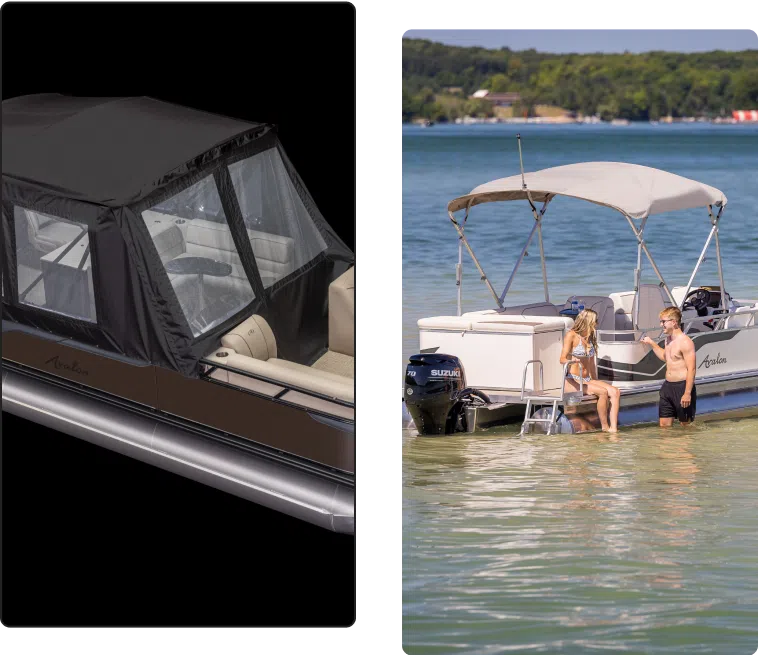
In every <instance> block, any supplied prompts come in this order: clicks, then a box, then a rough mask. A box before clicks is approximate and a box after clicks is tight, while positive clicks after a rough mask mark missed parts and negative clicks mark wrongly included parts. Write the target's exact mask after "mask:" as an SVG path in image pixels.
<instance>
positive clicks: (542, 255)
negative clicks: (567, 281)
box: [527, 191, 551, 302]
mask: <svg viewBox="0 0 758 655" xmlns="http://www.w3.org/2000/svg"><path fill="white" fill-rule="evenodd" d="M527 193H528V191H527ZM530 200H531V197H530ZM550 200H551V199H550V198H548V199H547V200H546V201H545V204H544V205H542V209H541V210H540V215H539V218H538V217H537V214H536V212H535V215H534V219H535V220H536V221H537V238H538V239H539V242H540V260H541V261H542V284H543V285H544V287H545V302H550V295H549V294H548V290H547V265H546V264H545V248H544V247H543V245H542V217H543V216H544V215H545V210H546V209H547V205H548V203H549V202H550Z"/></svg>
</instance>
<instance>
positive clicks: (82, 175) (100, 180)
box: [2, 93, 274, 207]
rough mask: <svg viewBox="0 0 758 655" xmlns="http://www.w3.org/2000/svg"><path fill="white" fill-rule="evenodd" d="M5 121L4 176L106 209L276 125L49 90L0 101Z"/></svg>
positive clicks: (143, 193)
mask: <svg viewBox="0 0 758 655" xmlns="http://www.w3.org/2000/svg"><path fill="white" fill-rule="evenodd" d="M2 120H3V176H4V177H6V178H13V179H15V180H18V181H23V182H26V183H31V184H33V185H35V186H40V187H44V188H46V189H49V190H51V191H53V192H55V193H57V194H60V195H64V196H67V197H70V198H76V199H78V200H82V201H84V202H90V203H96V204H100V205H107V206H111V207H116V206H124V205H127V204H132V203H134V202H137V201H138V200H140V199H141V198H143V197H145V196H146V195H147V194H149V193H150V192H152V191H155V189H156V188H158V187H160V186H162V185H163V184H164V183H165V182H166V181H167V180H169V179H172V178H174V177H176V176H177V175H180V174H182V173H184V172H186V169H187V167H188V164H189V163H191V162H193V161H194V160H196V159H197V158H198V157H201V158H202V162H201V163H202V164H206V163H209V162H210V161H211V160H212V159H213V158H214V157H215V156H218V155H219V153H218V152H216V150H217V149H218V148H219V147H221V146H225V145H227V144H228V145H230V146H231V147H236V146H238V145H243V144H245V143H248V142H249V141H251V140H254V139H256V138H258V137H260V136H261V135H263V134H265V133H266V132H269V131H271V130H273V129H274V126H272V125H267V124H263V123H250V122H246V121H241V120H237V119H233V118H229V117H226V116H219V115H216V114H210V113H207V112H203V111H198V110H196V109H191V108H188V107H183V106H180V105H174V104H171V103H167V102H164V101H161V100H156V99H154V98H149V97H123V98H81V97H67V96H63V95H60V94H54V93H51V94H37V95H29V96H22V97H18V98H12V99H9V100H5V101H3V104H2ZM224 150H225V148H224ZM196 163H197V162H196Z"/></svg>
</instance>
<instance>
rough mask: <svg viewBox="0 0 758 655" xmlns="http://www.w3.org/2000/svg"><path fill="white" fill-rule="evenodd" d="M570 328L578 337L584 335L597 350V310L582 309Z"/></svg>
mask: <svg viewBox="0 0 758 655" xmlns="http://www.w3.org/2000/svg"><path fill="white" fill-rule="evenodd" d="M572 330H574V332H576V333H577V334H578V335H579V336H580V337H585V338H586V339H587V341H588V342H589V343H591V344H592V347H593V348H594V349H595V352H597V312H596V311H595V310H594V309H583V310H582V311H581V312H579V316H577V317H576V320H575V321H574V327H573V328H572Z"/></svg>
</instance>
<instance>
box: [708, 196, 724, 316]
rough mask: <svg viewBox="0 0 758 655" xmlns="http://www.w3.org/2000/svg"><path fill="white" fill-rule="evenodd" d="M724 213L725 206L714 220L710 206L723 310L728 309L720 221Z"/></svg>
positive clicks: (709, 211)
mask: <svg viewBox="0 0 758 655" xmlns="http://www.w3.org/2000/svg"><path fill="white" fill-rule="evenodd" d="M722 211H724V208H723V206H722V207H721V209H719V213H718V216H716V218H715V219H714V218H713V214H712V213H711V206H710V205H708V214H709V215H710V217H711V222H712V223H713V226H714V228H715V229H716V262H717V263H718V267H719V282H720V283H721V309H726V291H725V290H724V270H723V269H722V268H721V244H720V243H719V219H720V218H721V212H722Z"/></svg>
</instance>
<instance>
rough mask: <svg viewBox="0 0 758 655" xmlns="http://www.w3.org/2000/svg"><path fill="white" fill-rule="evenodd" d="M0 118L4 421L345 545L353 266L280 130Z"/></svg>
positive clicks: (175, 118)
mask: <svg viewBox="0 0 758 655" xmlns="http://www.w3.org/2000/svg"><path fill="white" fill-rule="evenodd" d="M2 120H3V133H2V134H3V239H4V244H3V264H2V305H3V344H2V355H3V375H2V387H3V410H4V411H7V412H11V413H13V414H16V415H19V416H21V417H24V418H27V419H30V420H32V421H35V422H37V423H39V424H42V425H45V426H47V427H50V428H53V429H55V430H58V431H61V432H64V433H67V434H70V435H74V436H77V437H80V438H82V439H85V440H87V441H90V442H92V443H96V444H99V445H101V446H104V447H106V448H110V449H112V450H115V451H117V452H119V453H123V454H126V455H129V456H132V457H135V458H137V459H140V460H142V461H145V462H148V463H150V464H153V465H156V466H159V467H162V468H164V469H166V470H168V471H172V472H175V473H178V474H181V475H184V476H186V477H188V478H191V479H194V480H197V481H199V482H202V483H205V484H207V485H210V486H213V487H216V488H218V489H221V490H224V491H226V492H229V493H232V494H235V495H238V496H241V497H243V498H246V499H249V500H251V501H254V502H256V503H260V504H263V505H266V506H268V507H271V508H273V509H276V510H279V511H282V512H285V513H287V514H290V515H292V516H296V517H299V518H301V519H304V520H307V521H310V522H312V523H314V524H316V525H320V526H322V527H324V528H327V529H329V530H334V531H337V532H345V533H353V529H354V527H353V526H354V509H353V507H354V477H355V476H354V474H355V435H354V425H355V417H354V355H355V350H354V321H355V318H354V302H355V300H354V293H355V278H354V271H355V269H354V263H355V259H354V255H353V252H352V251H351V249H350V248H348V247H347V246H346V245H345V243H344V242H343V241H342V240H341V239H340V238H339V237H338V235H337V234H336V232H335V231H334V230H333V229H332V228H331V227H330V226H329V224H328V223H327V222H326V220H325V219H324V217H323V216H322V215H321V213H320V212H319V210H318V209H317V207H316V205H315V203H314V201H313V198H312V197H311V195H310V194H309V192H308V191H307V189H306V187H305V185H304V184H303V181H302V180H301V179H300V177H299V175H298V173H297V172H296V170H295V169H294V167H293V165H292V163H291V162H290V160H289V159H288V158H287V156H286V154H285V152H284V149H283V147H282V144H281V143H280V141H279V139H278V136H277V130H276V126H274V125H270V124H263V123H249V122H244V121H240V120H236V119H232V118H228V117H225V116H218V115H214V114H208V113H205V112H201V111H196V110H193V109H189V108H185V107H180V106H176V105H173V104H168V103H165V102H161V101H158V100H155V99H152V98H146V97H122V98H81V97H67V96H62V95H58V94H42V95H33V96H24V97H19V98H13V99H10V100H7V101H4V102H3V105H2ZM26 438H33V436H31V435H28V436H27V437H26ZM61 465H62V466H65V463H61Z"/></svg>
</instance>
